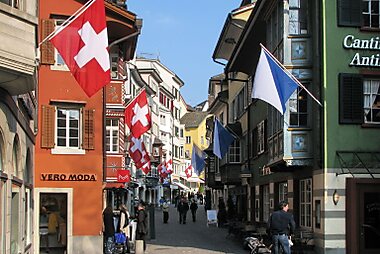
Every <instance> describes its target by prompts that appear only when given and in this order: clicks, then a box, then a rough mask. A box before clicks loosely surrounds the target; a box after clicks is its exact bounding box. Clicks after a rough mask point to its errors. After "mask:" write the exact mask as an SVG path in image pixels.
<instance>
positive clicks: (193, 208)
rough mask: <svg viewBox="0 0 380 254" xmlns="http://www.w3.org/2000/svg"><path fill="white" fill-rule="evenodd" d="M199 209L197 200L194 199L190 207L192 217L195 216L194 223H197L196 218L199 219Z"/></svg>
mask: <svg viewBox="0 0 380 254" xmlns="http://www.w3.org/2000/svg"><path fill="white" fill-rule="evenodd" d="M197 209H198V205H197V202H195V200H194V199H193V200H192V202H191V205H190V210H191V215H192V216H193V222H195V220H196V217H197Z"/></svg>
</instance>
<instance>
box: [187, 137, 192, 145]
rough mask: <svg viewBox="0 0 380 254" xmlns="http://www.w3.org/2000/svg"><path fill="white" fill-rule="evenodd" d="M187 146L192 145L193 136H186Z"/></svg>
mask: <svg viewBox="0 0 380 254" xmlns="http://www.w3.org/2000/svg"><path fill="white" fill-rule="evenodd" d="M186 144H191V136H186Z"/></svg>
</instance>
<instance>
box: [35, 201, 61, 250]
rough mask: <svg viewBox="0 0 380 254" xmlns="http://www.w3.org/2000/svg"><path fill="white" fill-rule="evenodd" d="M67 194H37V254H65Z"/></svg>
mask: <svg viewBox="0 0 380 254" xmlns="http://www.w3.org/2000/svg"><path fill="white" fill-rule="evenodd" d="M67 196H68V195H67V193H40V194H39V201H40V202H39V203H40V210H39V243H40V244H39V253H49V254H65V253H67V221H68V220H67V215H68V211H67V205H68V197H67Z"/></svg>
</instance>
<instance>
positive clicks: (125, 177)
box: [117, 170, 131, 183]
mask: <svg viewBox="0 0 380 254" xmlns="http://www.w3.org/2000/svg"><path fill="white" fill-rule="evenodd" d="M117 181H118V182H119V183H129V182H130V181H131V171H129V170H118V171H117Z"/></svg>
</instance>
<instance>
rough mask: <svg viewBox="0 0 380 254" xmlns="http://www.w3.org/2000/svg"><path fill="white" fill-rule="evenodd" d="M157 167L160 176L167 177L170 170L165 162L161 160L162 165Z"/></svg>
mask: <svg viewBox="0 0 380 254" xmlns="http://www.w3.org/2000/svg"><path fill="white" fill-rule="evenodd" d="M157 169H158V173H159V174H160V177H162V178H165V177H167V176H168V171H167V168H166V163H165V162H161V163H160V165H158V167H157Z"/></svg>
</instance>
